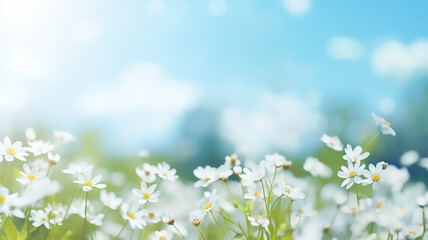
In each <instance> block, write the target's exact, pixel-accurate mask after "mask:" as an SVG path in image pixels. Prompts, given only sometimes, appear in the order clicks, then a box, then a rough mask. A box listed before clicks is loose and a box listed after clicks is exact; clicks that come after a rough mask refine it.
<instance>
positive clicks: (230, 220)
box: [213, 209, 245, 236]
mask: <svg viewBox="0 0 428 240" xmlns="http://www.w3.org/2000/svg"><path fill="white" fill-rule="evenodd" d="M213 210H214V211H215V212H216V213H218V214H219V215H220V216H222V217H223V219H225V220H227V221H229V222H231V223H233V225H235V226H237V227H238V228H239V229H240V230H241V231H242V233H243V234H244V236H245V231H244V229H242V227H241V225H239V224H237V223H236V222H234V221H233V220H232V219H230V218H228V217H226V216H224V215H223V214H222V213H221V212H219V211H217V210H215V209H213Z"/></svg>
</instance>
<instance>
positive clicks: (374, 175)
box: [362, 162, 383, 190]
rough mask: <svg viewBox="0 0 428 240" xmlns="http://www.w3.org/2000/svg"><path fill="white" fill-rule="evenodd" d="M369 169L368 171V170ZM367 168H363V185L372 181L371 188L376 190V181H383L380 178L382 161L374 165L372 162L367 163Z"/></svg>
mask: <svg viewBox="0 0 428 240" xmlns="http://www.w3.org/2000/svg"><path fill="white" fill-rule="evenodd" d="M369 170H370V171H369ZM369 170H367V169H364V170H363V175H364V177H366V178H367V179H364V180H363V181H362V184H363V186H365V185H369V184H372V183H373V189H374V190H376V189H377V183H378V182H380V181H383V179H382V177H381V176H382V171H383V169H382V163H380V162H379V163H377V164H376V167H375V166H374V165H373V164H370V165H369Z"/></svg>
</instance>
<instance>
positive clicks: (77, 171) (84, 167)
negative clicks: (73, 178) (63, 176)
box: [62, 162, 94, 175]
mask: <svg viewBox="0 0 428 240" xmlns="http://www.w3.org/2000/svg"><path fill="white" fill-rule="evenodd" d="M92 168H94V166H92V165H89V164H88V163H86V162H84V163H81V164H76V163H70V164H69V165H68V168H67V169H64V170H62V172H63V173H67V174H71V175H83V174H84V173H85V172H88V171H92Z"/></svg>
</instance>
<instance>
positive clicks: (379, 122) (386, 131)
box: [372, 113, 395, 136]
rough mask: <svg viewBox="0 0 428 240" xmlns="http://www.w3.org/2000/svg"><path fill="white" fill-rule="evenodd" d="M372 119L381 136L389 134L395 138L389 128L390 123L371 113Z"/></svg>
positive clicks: (393, 132)
mask: <svg viewBox="0 0 428 240" xmlns="http://www.w3.org/2000/svg"><path fill="white" fill-rule="evenodd" d="M372 117H373V119H374V121H375V122H376V125H378V126H379V129H380V131H381V132H382V133H383V134H390V135H392V136H395V131H394V130H393V129H392V128H391V126H390V123H389V122H388V121H386V120H385V119H383V118H381V117H378V116H376V114H374V113H372Z"/></svg>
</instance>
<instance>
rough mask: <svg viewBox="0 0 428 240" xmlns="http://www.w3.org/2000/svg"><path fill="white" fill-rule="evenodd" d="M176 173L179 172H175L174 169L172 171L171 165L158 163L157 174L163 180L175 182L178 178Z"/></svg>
mask: <svg viewBox="0 0 428 240" xmlns="http://www.w3.org/2000/svg"><path fill="white" fill-rule="evenodd" d="M176 172H177V170H175V169H173V168H172V169H171V167H170V166H169V164H167V163H166V162H163V163H162V164H161V163H158V169H157V174H158V176H159V177H161V178H162V179H165V180H169V181H171V182H174V181H175V180H177V178H178V176H177V175H175V174H176Z"/></svg>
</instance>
